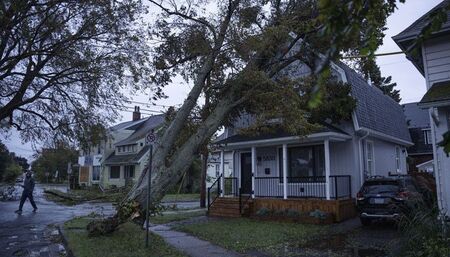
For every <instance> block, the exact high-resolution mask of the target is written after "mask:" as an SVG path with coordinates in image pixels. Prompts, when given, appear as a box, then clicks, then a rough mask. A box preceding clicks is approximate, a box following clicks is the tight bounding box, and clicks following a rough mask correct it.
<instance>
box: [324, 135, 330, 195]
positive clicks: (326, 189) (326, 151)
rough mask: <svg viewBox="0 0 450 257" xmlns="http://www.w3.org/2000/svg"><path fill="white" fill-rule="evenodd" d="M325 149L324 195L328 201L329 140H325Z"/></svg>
mask: <svg viewBox="0 0 450 257" xmlns="http://www.w3.org/2000/svg"><path fill="white" fill-rule="evenodd" d="M324 147H325V186H326V188H325V195H326V197H327V200H330V140H329V139H326V140H325V142H324Z"/></svg>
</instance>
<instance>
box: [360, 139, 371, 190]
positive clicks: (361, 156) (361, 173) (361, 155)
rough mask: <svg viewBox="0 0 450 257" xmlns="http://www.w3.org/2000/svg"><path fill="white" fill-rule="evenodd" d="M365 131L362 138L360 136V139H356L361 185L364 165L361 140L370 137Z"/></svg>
mask: <svg viewBox="0 0 450 257" xmlns="http://www.w3.org/2000/svg"><path fill="white" fill-rule="evenodd" d="M365 131H366V134H365V135H364V136H362V137H360V138H358V146H359V171H360V177H359V178H360V182H361V185H362V184H363V183H364V171H363V170H364V163H363V160H364V156H363V151H362V148H363V145H362V140H364V139H365V138H367V137H368V136H369V135H370V132H369V131H367V130H365Z"/></svg>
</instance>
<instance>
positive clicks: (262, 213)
mask: <svg viewBox="0 0 450 257" xmlns="http://www.w3.org/2000/svg"><path fill="white" fill-rule="evenodd" d="M271 214H272V211H271V210H269V209H267V208H264V207H263V208H261V209H259V210H258V211H257V212H256V216H260V217H264V216H270V215H271Z"/></svg>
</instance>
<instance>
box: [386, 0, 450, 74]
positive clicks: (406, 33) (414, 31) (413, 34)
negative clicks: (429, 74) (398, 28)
mask: <svg viewBox="0 0 450 257" xmlns="http://www.w3.org/2000/svg"><path fill="white" fill-rule="evenodd" d="M449 4H450V0H444V1H442V2H441V3H440V4H438V5H436V6H435V7H434V8H433V9H431V10H430V11H428V12H427V13H426V14H424V15H423V16H422V17H420V18H419V19H418V20H416V21H415V22H414V23H413V24H411V25H410V26H409V27H407V28H406V29H405V30H403V31H402V32H400V33H399V34H397V35H396V36H393V37H392V39H393V40H394V41H395V43H397V45H398V46H399V47H400V48H401V49H402V50H403V51H404V52H405V54H406V57H407V58H408V59H409V60H410V61H411V62H412V63H413V64H414V66H416V68H417V69H418V70H419V71H420V73H422V75H424V66H423V60H422V49H421V48H420V47H419V48H418V54H417V55H413V54H411V53H410V52H408V50H411V49H410V48H411V46H413V44H414V42H415V39H416V38H417V37H418V36H419V35H420V33H421V32H422V29H423V28H424V27H425V26H427V25H428V24H429V23H430V16H431V15H432V14H433V13H435V12H436V10H439V9H442V8H446V7H448V6H449ZM448 32H450V10H449V11H447V22H445V23H444V24H442V26H441V29H440V30H439V31H437V32H435V33H433V36H437V35H439V34H442V33H448Z"/></svg>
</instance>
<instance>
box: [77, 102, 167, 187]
mask: <svg viewBox="0 0 450 257" xmlns="http://www.w3.org/2000/svg"><path fill="white" fill-rule="evenodd" d="M163 122H164V116H163V115H153V116H150V117H146V118H143V119H141V113H140V109H139V107H138V106H136V107H135V110H134V112H133V119H132V120H131V121H127V122H122V123H120V124H117V125H115V126H112V127H110V128H108V129H107V133H106V137H105V139H104V140H101V141H100V143H99V144H96V145H92V146H90V147H89V149H87V150H85V151H83V150H81V151H80V156H79V158H78V164H79V166H80V168H79V184H80V185H85V186H93V185H99V186H101V187H102V188H108V187H122V186H125V185H126V184H131V183H133V182H135V180H136V179H137V178H138V177H139V175H140V174H141V172H142V169H143V168H144V166H145V164H146V162H147V158H148V150H149V147H148V146H146V145H145V136H146V135H147V134H148V133H149V132H150V131H151V130H157V129H158V128H159V127H160V126H161V125H162V124H163Z"/></svg>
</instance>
